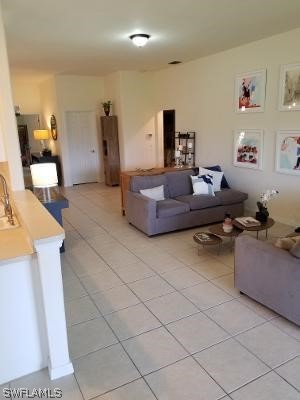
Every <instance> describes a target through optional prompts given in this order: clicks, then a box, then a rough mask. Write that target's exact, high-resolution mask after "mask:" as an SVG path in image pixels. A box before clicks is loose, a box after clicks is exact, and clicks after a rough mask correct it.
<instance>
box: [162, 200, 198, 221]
mask: <svg viewBox="0 0 300 400" xmlns="http://www.w3.org/2000/svg"><path fill="white" fill-rule="evenodd" d="M189 211H190V207H189V205H188V204H187V203H183V202H181V201H177V200H174V199H165V200H161V201H158V202H157V204H156V214H157V217H158V218H161V217H163V218H164V217H172V216H173V215H178V214H184V213H186V212H189Z"/></svg>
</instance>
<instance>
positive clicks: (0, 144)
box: [0, 5, 24, 190]
mask: <svg viewBox="0 0 300 400" xmlns="http://www.w3.org/2000/svg"><path fill="white" fill-rule="evenodd" d="M0 136H1V139H0V161H5V160H7V161H8V163H9V171H10V182H11V187H12V189H13V190H22V189H24V180H23V174H22V164H21V155H20V145H19V137H18V131H17V123H16V118H15V113H14V107H13V100H12V94H11V84H10V76H9V68H8V58H7V50H6V41H5V33H4V27H3V21H2V13H1V5H0Z"/></svg>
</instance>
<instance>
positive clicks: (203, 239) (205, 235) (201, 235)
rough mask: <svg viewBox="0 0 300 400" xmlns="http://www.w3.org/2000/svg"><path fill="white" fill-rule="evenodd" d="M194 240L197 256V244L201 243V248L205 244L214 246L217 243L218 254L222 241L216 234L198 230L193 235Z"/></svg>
mask: <svg viewBox="0 0 300 400" xmlns="http://www.w3.org/2000/svg"><path fill="white" fill-rule="evenodd" d="M193 239H194V242H196V243H197V244H198V256H199V245H202V247H203V248H205V246H214V245H218V246H219V248H218V254H220V247H221V243H222V239H221V238H220V237H218V236H216V235H213V234H212V233H209V232H198V233H195V234H194V236H193Z"/></svg>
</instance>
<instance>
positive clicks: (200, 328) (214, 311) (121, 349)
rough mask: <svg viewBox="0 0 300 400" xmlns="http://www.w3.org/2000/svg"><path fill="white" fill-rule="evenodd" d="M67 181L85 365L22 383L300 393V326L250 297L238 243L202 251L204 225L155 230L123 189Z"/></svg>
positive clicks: (72, 271) (72, 301)
mask: <svg viewBox="0 0 300 400" xmlns="http://www.w3.org/2000/svg"><path fill="white" fill-rule="evenodd" d="M65 192H66V196H67V197H68V198H69V201H70V208H69V209H68V210H65V212H64V221H65V225H64V226H65V229H66V235H67V237H66V253H65V254H64V255H63V256H62V272H63V281H64V290H65V304H66V316H67V324H68V335H69V345H70V354H71V357H72V360H73V364H74V368H75V374H74V375H73V376H68V377H66V378H62V379H59V380H57V381H53V382H50V381H49V379H48V376H47V371H46V370H44V371H40V372H38V373H35V374H32V375H29V376H27V377H24V378H21V379H18V380H16V381H15V382H11V384H10V385H11V387H28V388H32V387H35V388H37V387H50V388H54V387H58V388H61V389H62V390H63V399H66V400H71V399H72V400H82V399H85V400H86V399H97V400H153V399H158V400H194V399H195V400H217V399H224V400H230V399H233V400H248V399H249V400H254V399H255V400H300V328H298V327H296V326H295V325H293V324H292V323H290V322H288V321H286V320H285V319H284V318H282V317H279V316H278V315H276V314H275V313H274V312H273V311H271V310H268V309H266V308H265V307H263V306H262V305H260V304H258V303H256V302H254V301H252V300H251V299H249V298H247V297H245V296H242V297H241V296H240V293H239V292H238V291H237V290H236V289H235V288H234V287H233V277H234V275H233V254H232V253H231V252H230V248H229V246H226V244H225V245H224V246H223V247H222V250H221V254H220V256H218V255H217V253H216V252H215V251H214V250H213V249H210V252H208V251H204V250H202V249H201V251H200V255H199V256H198V254H197V248H196V246H195V244H194V243H193V240H192V235H193V233H194V232H195V231H198V230H199V228H197V229H191V230H187V231H183V232H175V233H171V234H166V235H161V236H158V237H155V238H148V237H146V236H145V235H144V234H142V233H140V232H138V231H137V230H136V229H135V228H133V227H131V226H129V225H128V224H127V222H126V219H125V218H124V217H122V216H121V213H120V193H119V189H118V188H108V187H105V186H103V185H100V184H89V185H82V186H78V187H74V188H70V189H66V190H65ZM201 229H202V230H206V229H207V227H204V228H201ZM290 230H291V228H290V227H287V226H284V225H281V224H276V225H275V226H274V227H273V228H272V230H271V231H270V234H271V236H273V238H274V236H275V237H276V236H280V235H284V234H286V233H288V232H290ZM262 239H263V237H262ZM4 386H5V387H7V385H4ZM1 394H2V391H1ZM1 394H0V398H1Z"/></svg>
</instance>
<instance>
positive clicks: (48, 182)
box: [30, 163, 58, 202]
mask: <svg viewBox="0 0 300 400" xmlns="http://www.w3.org/2000/svg"><path fill="white" fill-rule="evenodd" d="M30 172H31V177H32V184H33V187H34V191H35V193H36V195H37V197H40V196H39V191H36V189H42V196H43V198H42V201H44V202H47V201H50V200H51V193H50V188H53V187H56V186H57V183H58V179H57V170H56V164H55V163H38V164H32V165H30Z"/></svg>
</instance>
